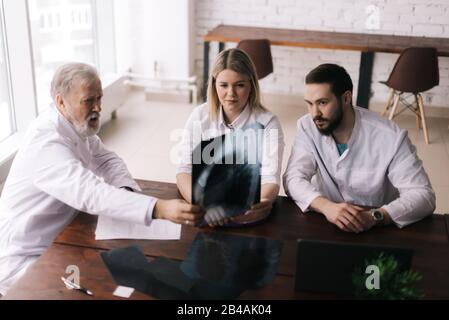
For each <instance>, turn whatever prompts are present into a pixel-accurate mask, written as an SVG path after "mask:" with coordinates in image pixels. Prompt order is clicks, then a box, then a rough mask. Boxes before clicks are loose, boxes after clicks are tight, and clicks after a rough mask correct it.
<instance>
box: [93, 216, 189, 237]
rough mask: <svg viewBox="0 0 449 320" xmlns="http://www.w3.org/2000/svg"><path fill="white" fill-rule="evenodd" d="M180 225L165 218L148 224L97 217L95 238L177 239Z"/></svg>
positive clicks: (179, 233) (179, 235)
mask: <svg viewBox="0 0 449 320" xmlns="http://www.w3.org/2000/svg"><path fill="white" fill-rule="evenodd" d="M180 238H181V225H180V224H176V223H173V222H171V221H167V220H160V219H155V220H153V221H152V222H151V224H150V225H149V226H144V225H140V224H135V223H130V222H126V221H122V220H116V219H111V218H108V217H104V216H99V217H98V222H97V229H96V230H95V240H109V239H148V240H179V239H180Z"/></svg>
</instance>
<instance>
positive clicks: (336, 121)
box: [313, 101, 343, 136]
mask: <svg viewBox="0 0 449 320" xmlns="http://www.w3.org/2000/svg"><path fill="white" fill-rule="evenodd" d="M342 106H343V103H342V102H341V101H338V110H337V113H336V114H335V116H334V117H333V119H326V118H323V117H321V116H318V117H315V118H313V122H315V121H317V120H320V121H326V122H327V127H325V128H319V127H318V125H317V124H316V123H315V125H316V128H317V129H318V131H319V132H320V133H321V134H324V135H326V136H328V135H330V134H332V132H334V130H335V129H337V128H338V126H339V125H340V123H341V121H342V120H343V107H342Z"/></svg>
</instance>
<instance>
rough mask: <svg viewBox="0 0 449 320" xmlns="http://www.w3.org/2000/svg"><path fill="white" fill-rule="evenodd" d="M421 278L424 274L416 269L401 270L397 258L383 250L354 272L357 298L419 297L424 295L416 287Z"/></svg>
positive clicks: (353, 282) (394, 298) (403, 298)
mask: <svg viewBox="0 0 449 320" xmlns="http://www.w3.org/2000/svg"><path fill="white" fill-rule="evenodd" d="M371 272H373V274H371ZM375 272H377V273H378V274H374V273H375ZM375 277H378V279H377V281H376V279H375ZM421 279H422V275H421V274H420V273H418V272H416V271H413V270H406V271H401V270H400V268H399V263H398V261H397V260H396V258H395V257H394V256H392V255H386V254H384V253H383V252H382V253H380V254H379V256H378V257H376V258H374V259H372V260H365V266H364V268H357V269H356V270H355V271H354V273H353V274H352V284H353V287H354V296H355V298H357V299H370V300H408V299H418V298H420V297H422V296H423V294H422V292H421V291H420V290H419V289H417V288H416V283H417V282H418V281H419V280H421Z"/></svg>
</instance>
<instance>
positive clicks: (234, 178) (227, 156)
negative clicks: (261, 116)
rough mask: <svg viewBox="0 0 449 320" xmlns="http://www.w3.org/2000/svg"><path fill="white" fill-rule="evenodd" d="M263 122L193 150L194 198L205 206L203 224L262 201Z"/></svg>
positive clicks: (217, 138) (194, 201)
mask: <svg viewBox="0 0 449 320" xmlns="http://www.w3.org/2000/svg"><path fill="white" fill-rule="evenodd" d="M263 129H264V128H263V126H262V125H261V124H259V123H254V124H252V125H251V126H247V127H245V128H243V129H238V130H233V131H231V132H230V133H228V134H225V135H222V136H219V137H216V138H214V139H210V140H207V141H202V142H201V143H200V144H199V145H198V146H197V147H196V148H195V149H194V151H193V154H192V164H193V165H192V202H193V203H194V204H197V205H199V206H201V207H202V208H203V209H204V210H205V212H206V213H205V215H204V220H203V222H202V223H200V226H206V225H207V224H210V223H213V222H217V221H220V220H223V219H225V218H230V217H234V216H237V215H242V214H245V212H246V211H247V210H248V209H250V208H251V206H252V205H253V204H254V203H257V202H260V188H261V187H260V168H261V157H262V146H263Z"/></svg>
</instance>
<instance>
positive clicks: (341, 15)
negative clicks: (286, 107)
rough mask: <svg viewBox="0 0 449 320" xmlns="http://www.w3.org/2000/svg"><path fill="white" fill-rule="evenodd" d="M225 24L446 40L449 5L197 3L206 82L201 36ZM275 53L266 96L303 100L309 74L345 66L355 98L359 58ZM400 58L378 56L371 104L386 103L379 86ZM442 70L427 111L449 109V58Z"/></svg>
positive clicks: (422, 1)
mask: <svg viewBox="0 0 449 320" xmlns="http://www.w3.org/2000/svg"><path fill="white" fill-rule="evenodd" d="M370 5H375V6H377V7H378V10H379V23H378V25H376V23H372V22H375V21H373V19H372V18H373V14H372V13H371V14H370V13H368V12H367V11H366V10H367V9H368V8H367V7H368V6H370ZM374 20H376V19H374ZM370 22H371V23H370ZM221 23H223V24H234V25H247V26H259V27H279V28H288V29H309V30H320V31H321V30H322V31H341V32H359V33H380V34H395V35H406V36H427V37H445V38H448V37H449V0H431V1H430V0H334V1H331V0H329V1H325V0H312V1H311V0H247V1H240V0H197V1H196V64H195V65H196V74H197V75H198V77H201V76H202V65H203V41H202V36H203V35H205V34H206V33H207V31H208V30H210V29H212V28H214V27H215V26H217V25H218V24H221ZM367 24H368V27H369V28H370V29H368V28H367ZM372 28H374V30H372ZM262 37H263V35H261V38H262ZM228 46H235V44H228ZM214 50H216V47H215V46H212V49H211V51H212V52H213V53H216V51H214ZM272 53H273V59H274V74H272V75H270V76H268V77H267V78H265V79H263V80H262V81H261V87H262V90H263V91H264V92H270V93H289V94H302V92H303V83H304V76H305V74H306V73H307V72H309V71H310V70H311V69H312V68H314V67H315V66H317V65H318V64H320V63H324V62H334V63H338V64H341V65H343V66H344V67H345V68H346V69H347V70H348V72H349V73H350V74H351V76H352V80H353V82H354V84H355V91H354V92H357V91H356V90H357V82H358V70H359V69H358V68H359V63H360V53H359V52H354V51H341V50H318V49H304V48H291V47H277V46H273V47H272ZM397 57H398V55H396V54H376V55H375V61H374V70H373V84H372V87H371V88H372V91H374V96H373V98H372V101H385V99H386V98H387V93H388V89H387V88H386V87H385V86H384V85H381V84H379V83H378V81H380V80H386V79H387V77H388V75H389V73H390V71H391V69H392V67H393V65H394V63H395V61H396V59H397ZM439 64H440V85H439V86H438V87H435V88H434V89H432V90H430V91H428V92H427V93H426V94H425V95H424V97H425V99H426V102H427V103H428V104H429V105H432V106H443V107H446V108H449V102H448V101H449V99H448V96H449V58H440V59H439ZM430 101H431V103H429V102H430Z"/></svg>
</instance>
